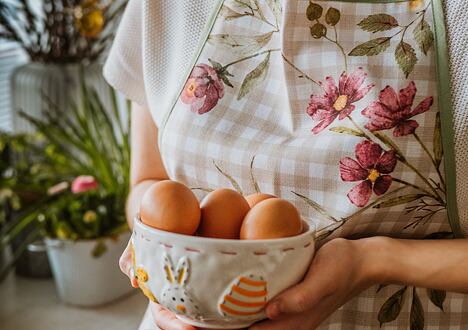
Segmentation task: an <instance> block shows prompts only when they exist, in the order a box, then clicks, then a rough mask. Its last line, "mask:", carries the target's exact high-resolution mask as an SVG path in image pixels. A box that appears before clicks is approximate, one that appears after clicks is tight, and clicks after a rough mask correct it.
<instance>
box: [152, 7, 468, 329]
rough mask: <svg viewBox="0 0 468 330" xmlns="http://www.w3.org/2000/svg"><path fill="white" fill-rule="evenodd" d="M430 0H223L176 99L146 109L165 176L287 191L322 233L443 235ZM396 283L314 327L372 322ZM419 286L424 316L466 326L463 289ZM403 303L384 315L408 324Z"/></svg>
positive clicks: (439, 109) (204, 188)
mask: <svg viewBox="0 0 468 330" xmlns="http://www.w3.org/2000/svg"><path fill="white" fill-rule="evenodd" d="M435 3H438V1H435ZM433 6H435V5H434V4H432V3H431V2H429V1H426V2H424V1H413V2H408V1H394V2H392V1H388V3H384V4H370V3H365V1H361V2H359V1H356V2H352V1H314V2H312V3H311V2H309V1H306V0H289V1H286V0H283V1H275V0H269V1H268V0H259V1H254V0H239V1H236V0H230V1H225V2H224V5H223V6H222V7H220V10H219V13H218V15H217V16H216V17H217V18H216V20H215V21H214V24H213V26H212V29H211V31H210V33H209V38H208V42H207V43H206V44H203V47H201V48H200V53H199V56H198V57H196V59H195V62H194V64H195V66H194V69H193V70H192V71H191V74H190V76H189V78H188V80H187V82H186V84H185V85H182V84H181V93H180V97H179V98H178V100H177V102H176V103H175V106H174V108H173V109H171V110H170V111H165V112H154V113H153V115H154V116H155V117H156V121H157V122H158V123H159V124H160V125H159V126H160V127H159V129H160V140H159V144H160V150H161V154H162V158H163V161H164V165H165V167H166V170H167V171H168V173H169V176H170V177H171V178H172V179H176V180H180V181H182V182H184V183H186V184H187V185H189V186H190V187H192V188H194V189H196V191H198V193H199V194H200V195H201V196H202V195H204V194H205V193H206V192H208V191H210V190H212V189H216V188H219V187H232V188H233V189H237V190H239V191H240V192H242V193H243V194H246V195H247V194H250V193H253V192H256V191H261V192H264V193H270V194H274V195H277V196H279V197H282V198H285V199H287V200H289V201H291V202H292V203H294V204H295V205H296V206H297V208H298V209H299V210H300V212H301V214H302V216H303V217H304V218H306V219H308V220H310V221H313V222H314V223H316V224H317V226H318V227H319V229H321V230H320V232H319V233H320V237H321V238H323V239H324V240H323V242H324V241H326V240H328V239H331V238H333V237H355V238H358V237H363V236H373V235H388V236H394V237H405V238H424V237H437V238H447V237H451V235H452V234H451V232H452V227H453V225H452V226H451V224H450V222H449V217H448V212H447V200H448V198H447V195H448V191H449V190H450V189H451V187H450V182H447V179H446V176H445V172H446V171H447V173H451V172H450V171H452V170H453V168H452V166H451V163H453V162H452V161H450V160H449V161H447V162H445V160H446V159H444V155H447V154H448V155H451V152H447V150H446V152H445V153H444V147H443V146H444V144H443V143H442V139H441V137H440V136H441V135H442V133H441V129H440V127H441V125H440V122H441V119H440V118H442V119H444V118H447V117H446V112H445V113H444V111H447V109H446V108H445V107H444V105H443V104H442V106H439V95H438V90H437V88H438V81H440V77H439V76H438V74H437V71H436V63H437V58H436V50H437V47H440V45H438V44H436V43H435V40H434V36H435V35H434V24H435V23H436V22H435V20H434V16H433V9H434V8H433ZM181 51H183V50H181ZM184 78H185V77H180V79H181V80H183V79H184ZM150 107H151V104H150ZM442 126H444V125H442ZM444 136H447V135H446V134H445V135H444ZM446 145H450V143H448V144H446ZM445 164H448V165H449V166H448V167H446V166H444V165H445ZM431 235H432V236H431ZM399 289H400V287H397V286H388V287H385V288H382V289H381V290H379V292H376V288H372V289H370V290H368V291H366V292H364V293H362V294H361V295H360V296H359V297H356V298H355V299H353V300H352V301H350V302H349V303H348V304H346V305H345V306H344V307H343V308H341V309H340V310H339V311H337V312H336V313H335V314H334V315H333V316H332V317H331V318H330V319H329V320H328V323H326V324H325V325H324V326H323V328H330V329H371V328H376V327H378V326H379V315H380V317H381V319H382V318H385V317H386V318H387V321H388V320H389V319H391V318H392V315H390V314H391V313H390V312H389V311H388V310H386V309H385V307H383V306H384V304H385V302H386V301H388V299H389V298H390V296H392V295H393V294H394V293H395V292H397V291H399ZM410 291H411V290H410V289H408V290H406V292H405V293H403V294H404V295H407V296H408V297H410V293H409V292H410ZM400 292H401V291H400ZM417 292H418V294H419V296H420V298H421V300H422V305H423V308H424V310H425V315H426V325H430V326H433V327H434V326H437V327H438V328H449V327H450V328H453V329H456V328H460V329H462V328H463V325H468V316H466V315H463V313H462V312H463V311H464V310H466V309H467V305H468V299H466V297H464V296H462V295H456V294H448V296H447V298H446V299H445V302H444V307H445V309H444V310H445V312H441V310H440V309H438V307H436V304H437V301H440V299H441V298H442V297H443V293H440V292H434V291H430V292H426V290H423V289H418V290H417ZM431 295H432V298H433V299H432V301H434V303H433V302H431V301H430V299H428V296H431ZM438 299H439V300H438ZM411 305H412V300H411V299H407V302H406V303H405V304H404V305H403V306H402V308H401V313H400V315H399V317H398V318H397V320H396V321H393V322H392V323H388V325H387V327H388V328H392V327H393V328H398V329H400V328H407V327H409V326H408V325H409V321H408V319H409V318H410V310H411ZM387 306H388V304H387Z"/></svg>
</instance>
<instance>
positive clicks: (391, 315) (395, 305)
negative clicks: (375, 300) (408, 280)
mask: <svg viewBox="0 0 468 330" xmlns="http://www.w3.org/2000/svg"><path fill="white" fill-rule="evenodd" d="M406 289H407V287H406V286H405V287H403V288H401V289H400V290H398V291H397V292H395V293H394V294H393V295H392V296H391V297H390V298H388V299H387V301H386V302H385V303H384V304H383V305H382V307H381V308H380V311H379V315H378V319H379V322H380V326H382V324H384V323H388V322H391V321H394V320H396V318H397V317H398V315H400V312H401V308H402V307H403V300H404V297H405V292H406Z"/></svg>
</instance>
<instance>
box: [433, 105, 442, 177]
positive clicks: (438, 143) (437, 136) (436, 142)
mask: <svg viewBox="0 0 468 330" xmlns="http://www.w3.org/2000/svg"><path fill="white" fill-rule="evenodd" d="M441 131H442V127H441V121H440V112H437V114H436V122H435V127H434V137H433V149H434V160H435V163H436V166H437V168H439V167H440V164H441V162H442V158H443V157H444V149H443V147H442V133H441Z"/></svg>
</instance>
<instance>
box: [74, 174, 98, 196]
mask: <svg viewBox="0 0 468 330" xmlns="http://www.w3.org/2000/svg"><path fill="white" fill-rule="evenodd" d="M98 187H99V183H98V182H97V181H96V179H95V178H94V177H93V176H91V175H80V176H78V177H76V178H75V179H74V180H73V182H72V186H71V191H72V193H74V194H79V193H83V192H87V191H90V190H96V189H97V188H98Z"/></svg>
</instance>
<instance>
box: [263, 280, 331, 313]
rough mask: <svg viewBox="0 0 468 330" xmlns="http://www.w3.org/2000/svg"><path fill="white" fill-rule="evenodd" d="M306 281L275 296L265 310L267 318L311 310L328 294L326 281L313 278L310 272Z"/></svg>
mask: <svg viewBox="0 0 468 330" xmlns="http://www.w3.org/2000/svg"><path fill="white" fill-rule="evenodd" d="M309 273H310V274H308V275H307V277H306V279H305V280H304V281H303V282H301V283H299V284H297V285H295V286H293V287H292V288H290V289H288V290H286V291H284V292H283V293H280V294H279V295H278V296H276V297H275V298H274V299H273V300H272V301H271V302H270V303H269V304H268V305H267V308H266V313H267V316H268V318H270V319H273V320H274V319H277V318H278V317H280V316H281V315H282V314H297V313H301V312H304V311H306V310H310V309H313V308H314V306H315V305H316V304H317V303H318V302H320V301H321V300H323V299H324V298H325V297H326V296H327V295H329V293H328V290H327V288H328V285H327V284H328V283H327V281H328V280H326V279H320V278H319V277H318V276H313V272H312V271H310V272H309Z"/></svg>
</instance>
